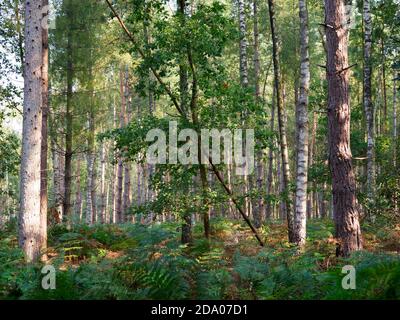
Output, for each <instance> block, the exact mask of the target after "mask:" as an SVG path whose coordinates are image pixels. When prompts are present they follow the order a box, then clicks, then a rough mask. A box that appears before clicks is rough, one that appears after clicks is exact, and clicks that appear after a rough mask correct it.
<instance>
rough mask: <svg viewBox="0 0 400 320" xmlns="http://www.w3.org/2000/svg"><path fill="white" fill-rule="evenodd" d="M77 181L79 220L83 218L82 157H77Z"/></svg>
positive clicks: (77, 213)
mask: <svg viewBox="0 0 400 320" xmlns="http://www.w3.org/2000/svg"><path fill="white" fill-rule="evenodd" d="M75 175H76V181H75V189H76V190H75V216H76V217H77V221H79V222H81V219H82V191H81V157H80V156H78V157H77V159H76V174H75Z"/></svg>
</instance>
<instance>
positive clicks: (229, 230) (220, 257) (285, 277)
mask: <svg viewBox="0 0 400 320" xmlns="http://www.w3.org/2000/svg"><path fill="white" fill-rule="evenodd" d="M211 222H212V237H211V239H210V241H207V240H205V239H204V238H203V236H202V232H203V230H202V227H201V225H196V226H195V227H194V241H193V244H192V245H190V246H188V245H181V244H180V242H179V239H180V228H179V224H177V223H164V224H162V225H152V226H145V225H139V224H124V225H95V226H92V227H88V226H85V225H76V226H74V227H73V229H72V230H70V231H68V230H67V229H66V228H65V226H63V225H57V226H55V227H53V228H51V229H50V230H49V249H48V261H47V264H52V265H54V266H55V268H56V270H57V278H56V290H43V289H42V288H41V277H43V275H42V274H41V272H40V271H41V268H42V265H40V264H36V265H29V266H26V265H24V263H23V259H22V258H23V257H22V253H21V252H20V250H19V249H18V248H17V239H16V236H15V234H16V232H15V225H9V226H8V227H7V228H6V229H4V230H1V231H0V299H352V298H353V299H399V298H400V256H399V253H400V225H392V226H391V227H390V228H389V227H384V225H387V223H382V224H381V225H379V223H376V224H375V225H374V226H370V225H366V224H364V227H363V236H364V248H365V250H363V251H362V252H358V253H355V254H354V255H352V256H351V257H350V258H347V259H342V258H337V257H336V256H335V248H336V244H335V240H334V238H333V229H334V226H333V223H332V221H330V220H317V219H314V220H311V221H310V222H309V223H308V228H307V229H308V230H307V231H308V233H307V235H308V238H307V245H306V248H305V250H304V252H303V253H301V254H298V253H296V248H294V247H293V246H291V245H290V244H289V243H288V242H287V228H286V225H285V224H284V223H283V222H281V221H275V222H271V223H269V224H267V225H265V226H263V227H262V229H261V230H260V233H261V234H262V236H263V237H264V239H265V241H266V245H265V247H264V248H262V247H260V246H259V245H258V244H257V242H256V241H255V239H254V237H253V235H252V233H251V232H250V231H249V229H248V227H247V226H246V225H245V224H243V223H242V222H241V221H232V220H226V219H213V220H212V221H211ZM344 265H353V266H354V267H355V270H356V275H357V277H356V285H357V287H356V289H355V290H344V289H343V288H342V285H341V283H342V279H343V277H344V276H345V275H346V274H343V273H342V267H343V266H344Z"/></svg>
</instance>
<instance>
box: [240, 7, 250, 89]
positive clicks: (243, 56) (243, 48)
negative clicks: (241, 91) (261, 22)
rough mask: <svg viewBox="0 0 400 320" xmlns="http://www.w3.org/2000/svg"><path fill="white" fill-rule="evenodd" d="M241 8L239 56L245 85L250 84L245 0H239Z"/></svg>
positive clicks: (241, 76) (241, 74) (242, 81)
mask: <svg viewBox="0 0 400 320" xmlns="http://www.w3.org/2000/svg"><path fill="white" fill-rule="evenodd" d="M238 9H239V31H240V44H239V50H240V54H239V58H240V81H241V83H242V85H243V86H244V87H246V86H247V85H248V84H249V76H248V69H247V40H246V14H245V5H244V0H238Z"/></svg>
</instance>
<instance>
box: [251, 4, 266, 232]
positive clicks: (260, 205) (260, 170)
mask: <svg viewBox="0 0 400 320" xmlns="http://www.w3.org/2000/svg"><path fill="white" fill-rule="evenodd" d="M253 20H254V24H253V35H254V82H255V101H256V103H259V102H260V97H261V92H260V52H259V32H258V4H257V0H253ZM256 161H257V163H256V167H257V181H256V182H257V189H258V191H259V192H261V191H262V190H263V185H264V176H265V173H264V160H263V150H260V151H259V153H258V155H257V160H256ZM253 215H254V225H255V227H257V228H259V227H260V226H261V225H262V222H263V219H264V217H265V202H264V193H263V192H261V193H260V195H259V196H258V199H257V208H256V210H254V211H253Z"/></svg>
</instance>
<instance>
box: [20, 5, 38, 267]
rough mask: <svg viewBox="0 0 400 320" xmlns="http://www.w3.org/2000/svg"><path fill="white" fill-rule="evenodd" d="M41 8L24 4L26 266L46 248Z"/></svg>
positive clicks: (22, 220)
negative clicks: (42, 195)
mask: <svg viewBox="0 0 400 320" xmlns="http://www.w3.org/2000/svg"><path fill="white" fill-rule="evenodd" d="M38 2H40V3H38ZM41 7H42V5H41V0H40V1H30V0H27V1H26V2H25V70H24V80H25V81H24V110H23V132H22V153H21V175H20V177H21V178H20V179H21V180H20V213H19V221H18V223H19V245H20V247H21V248H22V249H23V251H24V254H25V259H26V261H27V262H31V261H34V260H36V259H38V258H39V256H40V250H41V248H42V246H43V244H42V243H41V241H42V237H41V232H42V226H41V222H42V219H41V214H40V208H41V206H40V185H41V183H40V181H41V179H40V178H41V175H40V173H41V171H40V169H41V161H40V154H41V142H42V139H41V135H42V133H41V129H42V103H43V99H42V78H41V65H42V27H41V21H42V12H41Z"/></svg>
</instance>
